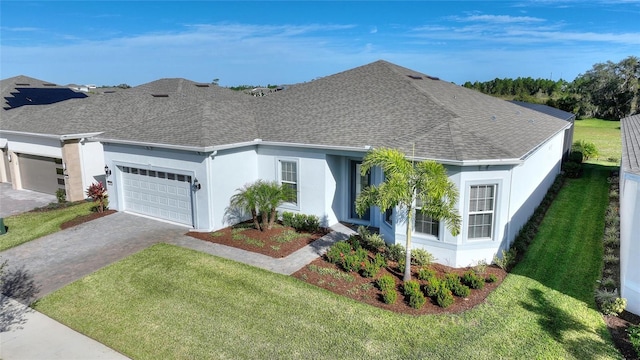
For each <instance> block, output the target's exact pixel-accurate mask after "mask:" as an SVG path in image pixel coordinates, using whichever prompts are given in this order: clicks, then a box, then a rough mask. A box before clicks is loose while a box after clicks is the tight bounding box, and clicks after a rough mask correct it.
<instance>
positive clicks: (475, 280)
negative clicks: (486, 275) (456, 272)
mask: <svg viewBox="0 0 640 360" xmlns="http://www.w3.org/2000/svg"><path fill="white" fill-rule="evenodd" d="M462 281H463V282H464V284H465V285H467V286H468V287H470V288H472V289H478V290H482V288H484V279H483V278H481V277H479V276H478V274H476V273H475V272H474V271H473V270H468V271H466V272H465V273H464V274H463V275H462Z"/></svg>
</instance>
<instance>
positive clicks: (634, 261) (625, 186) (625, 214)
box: [620, 172, 640, 315]
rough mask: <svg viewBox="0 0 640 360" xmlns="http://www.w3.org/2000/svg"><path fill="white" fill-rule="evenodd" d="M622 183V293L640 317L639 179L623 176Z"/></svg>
mask: <svg viewBox="0 0 640 360" xmlns="http://www.w3.org/2000/svg"><path fill="white" fill-rule="evenodd" d="M620 182H621V187H620V283H621V284H620V285H621V286H620V291H621V296H622V297H623V298H626V299H627V311H630V312H632V313H634V314H637V315H640V270H639V267H638V259H640V175H636V174H631V173H626V172H622V174H621V179H620Z"/></svg>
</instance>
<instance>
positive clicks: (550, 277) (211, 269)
mask: <svg viewBox="0 0 640 360" xmlns="http://www.w3.org/2000/svg"><path fill="white" fill-rule="evenodd" d="M606 172H607V170H606V169H604V170H603V169H601V168H596V167H593V166H592V167H587V169H586V170H585V172H584V176H583V177H582V178H580V179H575V180H569V181H568V182H567V184H566V187H565V188H564V189H563V190H562V191H561V192H560V195H559V197H558V201H556V202H555V203H554V204H553V205H552V206H551V208H550V210H549V213H548V215H547V218H546V219H545V220H544V221H543V223H542V224H541V225H540V229H539V230H540V233H539V234H538V237H537V238H536V240H535V241H534V243H533V244H532V245H531V246H530V250H529V252H528V253H527V254H526V255H525V258H524V259H523V261H522V262H521V263H520V264H519V265H518V266H517V267H516V268H515V269H514V273H512V274H509V275H508V276H507V277H506V279H505V280H504V282H503V283H502V285H501V286H500V287H498V289H496V290H495V291H494V292H493V293H492V294H490V295H489V296H488V298H487V301H486V302H485V303H484V304H481V305H479V306H477V307H476V308H474V309H472V310H469V311H467V312H464V313H461V314H455V315H452V314H442V315H427V316H410V315H403V314H396V313H393V312H391V311H386V310H382V309H379V308H375V307H372V306H369V305H366V304H362V303H359V302H357V301H354V300H352V299H348V298H345V297H342V296H338V295H335V294H333V293H331V292H329V291H327V290H324V289H320V288H317V287H315V286H312V285H309V284H306V283H304V282H302V281H299V280H297V279H294V278H292V277H288V276H283V275H278V274H275V273H271V272H268V271H264V270H260V269H257V268H254V267H250V266H247V265H243V264H239V263H236V262H233V261H229V260H225V259H221V258H217V257H213V256H209V255H206V254H203V253H199V252H196V251H193V250H187V249H182V248H179V247H175V246H171V245H166V244H158V245H155V246H153V247H151V248H149V249H147V250H144V251H142V252H140V253H137V254H135V255H133V256H130V257H129V258H127V259H124V260H122V261H120V262H118V263H116V264H113V265H111V266H109V267H106V268H104V269H102V270H100V271H98V272H96V273H94V274H92V275H90V276H88V277H86V278H84V279H82V280H80V281H77V282H75V283H73V284H71V285H69V286H67V287H65V288H63V289H61V290H59V291H57V292H55V293H53V294H51V295H49V296H47V297H45V298H44V299H42V300H40V301H39V302H38V303H37V304H36V309H37V310H39V311H42V312H44V313H45V314H47V315H49V316H51V317H53V318H55V319H58V320H59V321H61V322H62V323H64V324H67V325H68V326H70V327H72V328H74V329H76V330H78V331H80V332H82V333H84V334H86V335H88V336H90V337H92V338H94V339H97V340H98V341H100V342H102V343H104V344H106V345H107V346H110V347H112V348H114V349H116V350H118V351H120V352H122V353H124V354H125V355H127V356H129V357H131V358H134V359H156V358H176V359H213V358H233V359H255V358H297V359H307V358H314V359H320V358H322V359H338V358H354V357H357V358H384V359H409V358H428V359H451V358H456V359H493V358H509V359H512V358H513V359H543V358H544V359H619V358H621V356H620V353H619V352H618V351H617V350H616V349H615V347H614V345H613V343H612V342H611V338H610V336H609V334H608V332H607V328H606V326H605V323H604V321H603V319H602V316H601V315H600V313H599V312H598V311H597V310H595V306H594V302H593V290H594V287H595V280H596V279H597V273H598V271H599V270H600V266H601V265H600V264H601V261H602V258H601V254H602V248H601V247H602V244H601V243H597V242H596V241H595V240H594V239H601V235H602V227H601V226H600V225H602V223H601V222H602V221H603V218H602V217H600V215H599V214H600V213H602V214H603V213H604V206H606V196H605V200H604V203H603V200H602V199H601V198H602V196H601V193H602V192H604V193H605V194H606V192H607V183H606V175H605V174H606ZM600 207H602V209H600ZM599 256H600V257H599Z"/></svg>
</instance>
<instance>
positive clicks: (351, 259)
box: [341, 254, 362, 272]
mask: <svg viewBox="0 0 640 360" xmlns="http://www.w3.org/2000/svg"><path fill="white" fill-rule="evenodd" d="M361 263H362V260H360V258H359V257H358V255H356V254H348V255H345V256H344V257H343V258H342V263H341V265H342V268H343V269H344V270H345V271H348V272H352V271H357V270H358V269H360V266H361Z"/></svg>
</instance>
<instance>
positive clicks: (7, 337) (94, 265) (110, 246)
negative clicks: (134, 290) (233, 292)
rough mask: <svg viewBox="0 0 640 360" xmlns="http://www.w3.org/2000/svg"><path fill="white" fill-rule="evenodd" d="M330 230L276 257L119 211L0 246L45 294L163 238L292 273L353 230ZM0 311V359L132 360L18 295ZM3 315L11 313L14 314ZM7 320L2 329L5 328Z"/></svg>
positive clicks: (11, 265) (338, 227) (5, 301)
mask: <svg viewBox="0 0 640 360" xmlns="http://www.w3.org/2000/svg"><path fill="white" fill-rule="evenodd" d="M332 229H333V230H334V231H333V232H331V233H330V234H328V235H326V236H324V237H323V238H321V239H318V240H316V241H315V242H313V243H312V244H310V245H307V246H306V247H304V248H302V249H300V250H298V251H296V252H295V253H293V254H291V255H289V256H287V257H286V258H280V259H274V258H271V257H268V256H266V255H262V254H256V253H253V252H249V251H245V250H241V249H236V248H233V247H229V246H224V245H220V244H215V243H210V242H206V241H202V240H198V239H195V238H193V237H190V236H185V235H184V234H185V233H186V232H187V231H188V229H187V228H185V227H181V226H178V225H173V224H167V223H162V222H158V221H156V220H152V219H147V218H143V217H139V216H135V215H131V214H126V213H115V214H112V215H108V216H106V217H103V218H99V219H96V220H93V221H90V222H88V223H85V224H81V225H78V226H75V227H72V228H69V229H67V230H63V231H59V232H57V233H54V234H51V235H48V236H45V237H42V238H40V239H36V240H33V241H30V242H28V243H25V244H23V245H20V246H17V247H15V248H12V249H9V250H6V251H3V252H0V258H1V259H2V260H3V261H4V260H7V261H8V263H9V266H8V271H9V272H11V271H13V272H15V271H19V272H21V273H22V274H29V275H30V277H31V279H33V286H34V294H35V298H41V297H43V296H45V295H47V294H49V293H51V292H53V291H55V290H57V289H59V288H62V287H64V286H65V285H67V284H69V283H71V282H73V281H75V280H78V279H81V278H83V277H84V276H87V275H89V274H91V273H93V272H94V271H96V270H99V269H100V268H102V267H104V266H106V265H109V264H111V263H113V262H116V261H118V260H120V259H123V258H125V257H127V256H129V255H131V254H133V253H136V252H138V251H141V250H143V249H145V248H147V247H149V246H151V245H153V244H156V243H161V242H164V243H168V244H173V245H177V246H182V247H185V248H189V249H194V250H197V251H202V252H205V253H208V254H211V255H215V256H219V257H223V258H226V259H231V260H234V261H238V262H242V263H245V264H249V265H252V266H256V267H259V268H263V269H266V270H269V271H273V272H276V273H279V274H284V275H290V274H293V273H294V272H296V271H297V270H299V269H300V268H302V267H304V266H305V265H306V264H308V263H310V262H312V261H313V260H314V259H316V258H317V257H319V256H321V255H323V254H324V253H325V252H326V250H327V249H328V248H329V246H331V244H333V243H334V242H336V241H339V240H342V239H346V238H348V236H349V235H350V234H353V233H354V232H353V230H351V229H349V228H348V227H346V226H344V225H341V224H337V225H336V226H335V227H333V228H332ZM32 300H33V299H32ZM26 302H28V301H26ZM0 310H2V313H3V316H2V318H0V321H3V322H5V324H4V325H9V326H8V327H9V331H4V330H2V332H0V358H2V359H6V360H11V359H89V358H90V359H126V357H124V356H123V355H122V354H120V353H118V352H116V351H114V350H112V349H109V348H108V347H106V346H104V345H102V344H100V343H98V342H96V341H95V340H92V339H90V338H88V337H86V336H84V335H82V334H80V333H78V332H76V331H74V330H72V329H70V328H68V327H66V326H64V325H62V324H60V323H58V322H56V321H54V320H52V319H51V318H49V317H47V316H45V315H43V314H40V313H38V312H36V311H33V310H31V309H29V308H27V307H26V306H25V305H23V304H20V303H18V302H17V301H14V300H12V299H8V298H4V299H1V301H0ZM5 314H7V315H9V316H8V318H5V316H4V315H5ZM14 315H15V318H17V321H16V320H15V319H14V320H13V322H12V320H11V316H14ZM7 322H10V324H7ZM1 325H2V324H0V328H4V327H6V326H1ZM52 334H55V335H52ZM34 344H38V345H37V346H34ZM41 344H42V345H41Z"/></svg>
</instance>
